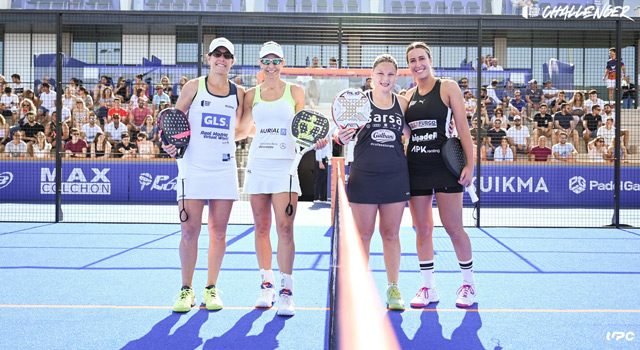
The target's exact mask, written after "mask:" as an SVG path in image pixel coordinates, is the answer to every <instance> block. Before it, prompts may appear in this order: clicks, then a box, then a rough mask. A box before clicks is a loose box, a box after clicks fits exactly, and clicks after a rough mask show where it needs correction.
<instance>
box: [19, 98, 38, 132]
mask: <svg viewBox="0 0 640 350" xmlns="http://www.w3.org/2000/svg"><path fill="white" fill-rule="evenodd" d="M28 113H36V115H37V110H36V106H35V105H34V104H33V102H32V101H31V100H30V99H28V98H25V99H24V100H22V102H21V103H20V109H19V110H18V120H17V121H15V122H14V125H18V126H21V125H24V124H26V123H28V122H29V121H28V120H27V114H28ZM36 118H37V116H36ZM18 129H19V128H18Z"/></svg>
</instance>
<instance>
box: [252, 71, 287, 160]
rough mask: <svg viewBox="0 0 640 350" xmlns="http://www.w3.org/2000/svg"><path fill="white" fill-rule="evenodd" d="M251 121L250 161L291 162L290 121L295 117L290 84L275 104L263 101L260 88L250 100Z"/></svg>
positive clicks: (258, 87)
mask: <svg viewBox="0 0 640 350" xmlns="http://www.w3.org/2000/svg"><path fill="white" fill-rule="evenodd" d="M252 113H253V120H254V122H255V124H256V136H255V137H254V139H253V141H252V142H251V148H250V149H249V157H250V158H268V159H293V158H295V155H296V149H295V145H294V143H293V137H292V136H291V120H292V119H293V116H294V115H295V113H296V103H295V101H294V100H293V96H291V84H289V83H287V86H286V87H285V89H284V94H283V95H282V97H280V98H279V99H277V100H275V101H263V100H262V98H261V97H260V85H258V86H257V87H256V94H255V97H254V98H253V110H252Z"/></svg>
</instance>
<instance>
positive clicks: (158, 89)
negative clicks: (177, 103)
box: [151, 84, 171, 115]
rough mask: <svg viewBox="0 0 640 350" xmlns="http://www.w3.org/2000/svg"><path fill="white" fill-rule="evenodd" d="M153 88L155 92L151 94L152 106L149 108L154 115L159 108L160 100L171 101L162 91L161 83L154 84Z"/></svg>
mask: <svg viewBox="0 0 640 350" xmlns="http://www.w3.org/2000/svg"><path fill="white" fill-rule="evenodd" d="M155 90H156V93H155V94H153V99H152V101H153V106H152V107H151V110H152V111H153V113H154V115H158V110H159V109H160V101H164V102H165V104H169V103H171V98H169V95H167V94H166V93H165V92H164V88H163V87H162V85H160V84H158V85H156V87H155Z"/></svg>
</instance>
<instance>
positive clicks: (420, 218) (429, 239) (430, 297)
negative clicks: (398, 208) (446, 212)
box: [409, 195, 440, 307]
mask: <svg viewBox="0 0 640 350" xmlns="http://www.w3.org/2000/svg"><path fill="white" fill-rule="evenodd" d="M432 202H433V195H428V196H411V199H410V200H409V209H410V210H411V217H412V219H413V225H414V227H415V230H416V249H417V252H418V261H419V264H420V276H421V278H422V286H421V287H420V289H419V290H418V293H417V294H416V296H415V297H414V298H413V299H411V306H412V307H425V306H427V305H429V303H435V302H438V301H439V300H440V298H439V297H438V292H437V291H436V281H435V267H434V259H433V257H434V253H433V210H432V204H431V203H432Z"/></svg>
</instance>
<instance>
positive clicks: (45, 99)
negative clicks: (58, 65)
mask: <svg viewBox="0 0 640 350" xmlns="http://www.w3.org/2000/svg"><path fill="white" fill-rule="evenodd" d="M41 86H42V92H41V93H40V102H41V104H40V107H38V120H39V121H40V123H41V124H46V123H47V122H49V118H50V116H51V113H50V112H49V110H51V109H53V108H54V107H55V105H56V92H55V91H53V90H52V89H51V86H49V83H47V82H44V83H42V84H41ZM34 102H35V101H34Z"/></svg>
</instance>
